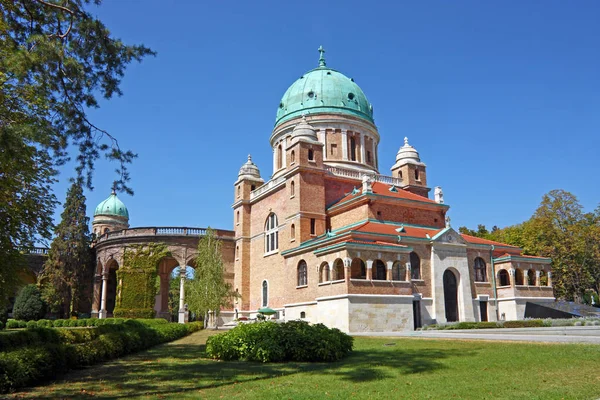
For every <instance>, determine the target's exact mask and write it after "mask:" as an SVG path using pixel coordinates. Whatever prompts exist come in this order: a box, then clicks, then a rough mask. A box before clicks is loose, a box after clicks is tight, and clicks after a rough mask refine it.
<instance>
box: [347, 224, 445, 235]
mask: <svg viewBox="0 0 600 400" xmlns="http://www.w3.org/2000/svg"><path fill="white" fill-rule="evenodd" d="M400 226H401V224H398V225H392V224H381V223H377V222H367V223H366V224H363V225H360V226H358V227H355V228H352V229H351V230H353V231H357V232H364V233H380V234H385V235H395V236H398V235H400V236H411V237H418V238H423V239H426V238H427V236H426V234H429V237H430V238H432V237H434V236H435V235H436V234H437V233H438V232H439V231H441V230H442V229H439V228H416V227H413V226H404V232H398V231H397V230H396V229H398V228H399V227H400Z"/></svg>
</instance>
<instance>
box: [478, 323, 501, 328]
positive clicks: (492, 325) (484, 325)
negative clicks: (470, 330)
mask: <svg viewBox="0 0 600 400" xmlns="http://www.w3.org/2000/svg"><path fill="white" fill-rule="evenodd" d="M502 327H503V325H502V324H500V323H498V322H478V323H477V328H478V329H493V328H502Z"/></svg>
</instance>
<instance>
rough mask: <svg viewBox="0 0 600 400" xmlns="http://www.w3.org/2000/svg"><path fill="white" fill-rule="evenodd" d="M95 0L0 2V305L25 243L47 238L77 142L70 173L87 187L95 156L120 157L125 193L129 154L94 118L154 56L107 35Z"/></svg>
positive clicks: (8, 292)
mask: <svg viewBox="0 0 600 400" xmlns="http://www.w3.org/2000/svg"><path fill="white" fill-rule="evenodd" d="M92 2H93V3H94V4H99V3H100V1H99V0H95V1H92V0H20V1H16V0H0V221H2V222H3V224H6V226H4V225H3V227H2V228H3V229H2V230H3V232H2V235H1V237H0V305H1V304H2V303H5V302H6V300H7V298H8V297H9V296H10V295H11V294H12V293H13V290H14V288H15V286H16V285H17V281H16V278H15V277H16V275H17V271H18V268H20V267H21V265H22V264H23V258H22V255H21V251H22V249H23V248H25V249H27V248H28V247H32V246H33V242H34V239H35V238H36V237H38V238H42V239H49V238H50V237H51V232H52V214H53V208H54V206H55V205H56V198H55V196H54V195H53V194H52V190H51V185H52V184H53V183H54V182H55V176H56V173H57V168H58V167H59V166H61V165H63V164H64V163H65V162H66V161H67V160H68V159H69V146H72V147H71V148H75V149H77V151H76V160H77V168H76V171H77V173H78V176H79V177H81V178H82V179H83V180H84V181H85V184H86V186H88V187H89V188H92V179H91V177H92V172H93V166H94V162H95V161H96V160H97V159H98V158H99V157H100V156H101V155H105V156H106V157H107V158H109V159H111V160H115V161H116V162H117V163H118V164H119V168H118V169H117V172H118V174H119V179H118V182H117V186H118V189H119V190H125V191H127V192H129V193H131V189H130V188H129V186H128V184H127V182H128V181H129V174H128V172H127V168H126V166H127V164H128V163H129V162H131V161H132V159H133V158H134V157H135V155H134V154H133V153H132V152H131V151H124V150H122V149H121V148H120V147H119V144H118V142H117V140H116V138H115V137H114V136H112V135H111V134H110V133H109V132H107V131H105V130H103V129H101V128H99V127H97V126H96V125H94V124H93V123H92V122H91V121H90V120H89V119H88V117H87V112H86V110H87V109H89V108H97V107H99V103H98V99H97V96H101V97H103V98H105V99H110V98H111V97H113V96H114V95H121V94H122V93H121V90H120V88H119V86H120V83H121V79H122V77H123V76H124V72H125V68H126V66H127V65H128V64H129V63H131V62H132V61H141V60H142V59H143V58H144V57H145V56H147V55H151V54H154V53H153V52H152V51H151V50H150V49H148V48H147V47H144V46H141V45H140V46H137V45H135V46H130V45H126V44H124V43H123V42H122V41H121V40H119V39H117V38H114V37H112V36H111V35H110V32H109V30H108V29H107V28H106V26H105V25H104V24H103V23H102V22H101V21H100V20H98V19H97V18H95V17H94V16H93V15H92V14H91V13H90V12H88V11H87V10H86V7H88V6H89V5H90V4H91V3H92Z"/></svg>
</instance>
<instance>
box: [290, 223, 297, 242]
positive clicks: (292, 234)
mask: <svg viewBox="0 0 600 400" xmlns="http://www.w3.org/2000/svg"><path fill="white" fill-rule="evenodd" d="M294 239H296V225H294V224H292V225H291V226H290V240H294Z"/></svg>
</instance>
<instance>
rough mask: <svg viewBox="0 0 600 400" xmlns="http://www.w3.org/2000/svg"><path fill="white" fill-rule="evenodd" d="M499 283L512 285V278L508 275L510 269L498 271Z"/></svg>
mask: <svg viewBox="0 0 600 400" xmlns="http://www.w3.org/2000/svg"><path fill="white" fill-rule="evenodd" d="M498 283H499V285H500V286H510V278H509V277H508V271H507V270H505V269H501V270H500V271H498Z"/></svg>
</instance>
